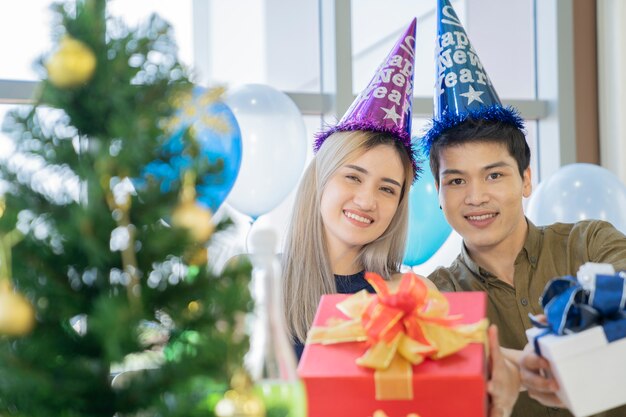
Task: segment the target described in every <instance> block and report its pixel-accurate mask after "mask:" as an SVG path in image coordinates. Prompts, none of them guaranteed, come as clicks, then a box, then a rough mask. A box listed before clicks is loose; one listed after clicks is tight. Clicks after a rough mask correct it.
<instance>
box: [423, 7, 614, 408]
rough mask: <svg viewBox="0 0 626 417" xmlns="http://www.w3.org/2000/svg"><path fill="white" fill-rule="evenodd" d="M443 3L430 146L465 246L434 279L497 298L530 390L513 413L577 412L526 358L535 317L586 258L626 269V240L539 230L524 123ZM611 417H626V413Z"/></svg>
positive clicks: (597, 232) (578, 230) (606, 233)
mask: <svg viewBox="0 0 626 417" xmlns="http://www.w3.org/2000/svg"><path fill="white" fill-rule="evenodd" d="M438 3H439V6H438V15H437V25H438V37H437V57H438V58H437V61H438V62H437V65H436V68H437V74H436V77H437V83H436V90H435V98H436V106H435V109H434V118H433V121H432V126H431V128H430V129H429V131H428V132H427V133H426V135H425V137H424V146H425V148H426V149H427V150H430V167H431V170H432V173H433V177H434V178H435V182H436V187H437V190H438V192H439V201H440V203H441V208H442V210H443V212H444V215H445V216H446V219H447V220H448V222H449V223H450V225H451V226H452V227H453V228H454V229H455V230H456V231H457V232H458V233H459V234H460V235H461V236H462V237H463V248H462V251H461V254H460V255H459V256H458V258H457V259H456V260H455V261H454V262H453V263H452V265H450V266H449V267H447V268H438V269H437V270H435V271H434V272H433V273H432V274H431V275H430V276H429V278H430V279H431V280H432V281H433V282H434V283H435V285H436V286H437V287H438V288H439V289H440V290H442V291H484V292H486V293H487V296H488V311H487V315H488V318H489V320H490V321H491V322H492V323H494V324H496V325H497V327H498V330H499V335H500V344H501V345H502V347H504V348H509V349H511V351H509V354H510V355H511V356H516V357H517V360H518V361H519V364H520V375H521V380H522V382H523V384H524V385H525V386H526V387H527V389H528V391H527V392H522V393H520V396H519V399H518V401H517V403H516V405H515V408H514V410H513V413H512V415H513V416H515V417H530V416H533V417H543V416H546V417H556V416H571V414H570V413H569V412H568V411H567V410H565V409H562V408H559V406H562V404H560V403H559V402H558V400H557V399H556V396H555V395H554V393H555V392H556V390H557V387H556V383H555V381H554V380H551V379H546V378H544V377H542V376H541V375H542V372H541V370H542V369H545V368H546V367H547V366H548V365H547V362H546V361H545V360H543V359H542V358H539V357H538V356H537V355H535V354H534V353H533V352H532V350H531V349H527V350H525V351H524V353H523V354H522V352H521V350H522V349H523V348H524V346H526V345H527V340H526V334H525V331H526V329H528V328H530V327H531V322H530V319H529V317H528V315H529V314H533V315H534V314H540V313H542V307H541V305H540V303H539V297H540V296H541V294H542V292H543V290H544V287H545V285H546V283H547V282H548V281H550V280H551V279H553V278H557V277H562V276H564V275H576V272H577V271H578V268H579V267H580V266H581V265H582V264H584V263H585V262H605V263H610V264H613V266H614V267H615V268H616V269H626V237H625V236H624V235H623V234H621V233H620V232H619V231H617V230H616V229H615V228H613V226H611V225H610V224H609V223H606V222H602V221H583V222H579V223H576V224H554V225H550V226H543V227H536V226H534V225H533V224H532V223H531V222H530V221H528V219H526V217H525V215H524V211H523V206H522V198H523V197H528V196H530V193H531V191H532V190H531V172H530V149H529V147H528V145H527V143H526V138H525V136H524V132H523V131H524V124H523V120H522V119H521V118H520V117H519V115H518V113H517V111H516V110H514V109H512V108H510V107H509V108H507V107H503V106H502V104H501V102H500V99H499V98H498V95H497V93H496V92H495V89H494V87H493V85H492V83H491V81H490V79H489V77H488V76H487V73H486V70H485V68H484V66H483V65H482V64H481V62H480V60H479V59H478V55H477V54H476V51H475V50H474V48H473V47H472V45H471V43H470V41H469V38H468V36H467V34H466V33H465V31H464V29H463V27H462V26H461V23H460V20H459V18H458V17H457V15H456V13H455V12H454V9H453V8H452V6H451V5H450V2H449V0H439V1H438ZM544 374H545V373H544ZM533 398H534V399H533ZM538 401H541V403H543V404H545V405H543V404H540V403H539V402H538ZM603 415H605V416H609V415H610V416H618V415H620V416H624V415H626V409H625V408H620V409H616V410H612V411H611V412H608V413H605V414H603Z"/></svg>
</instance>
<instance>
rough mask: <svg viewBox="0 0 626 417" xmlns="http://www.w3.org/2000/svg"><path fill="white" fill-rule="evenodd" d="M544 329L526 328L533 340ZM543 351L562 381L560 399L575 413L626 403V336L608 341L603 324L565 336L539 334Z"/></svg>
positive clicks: (553, 371) (577, 414)
mask: <svg viewBox="0 0 626 417" xmlns="http://www.w3.org/2000/svg"><path fill="white" fill-rule="evenodd" d="M542 332H543V329H538V328H531V329H528V330H527V331H526V336H527V337H528V340H529V341H530V343H531V344H532V343H534V338H535V337H536V336H537V335H539V334H540V333H542ZM539 349H540V350H541V355H542V356H543V357H544V358H546V359H547V360H548V361H549V362H550V366H551V369H552V373H553V374H554V378H555V379H556V380H557V382H558V383H559V388H560V389H559V392H558V393H557V395H558V397H559V399H560V400H561V401H562V402H563V403H564V404H566V405H567V407H568V408H569V409H570V411H571V412H572V413H573V414H574V415H575V416H576V417H585V416H589V415H591V414H595V413H599V412H601V411H605V410H609V409H611V408H614V407H617V406H619V405H622V404H626V338H623V339H619V340H616V341H614V342H612V343H608V341H607V339H606V336H605V334H604V330H603V329H602V327H600V326H596V327H592V328H591V329H588V330H585V331H583V332H580V333H575V334H571V335H565V336H556V335H553V334H549V335H545V336H542V337H540V338H539Z"/></svg>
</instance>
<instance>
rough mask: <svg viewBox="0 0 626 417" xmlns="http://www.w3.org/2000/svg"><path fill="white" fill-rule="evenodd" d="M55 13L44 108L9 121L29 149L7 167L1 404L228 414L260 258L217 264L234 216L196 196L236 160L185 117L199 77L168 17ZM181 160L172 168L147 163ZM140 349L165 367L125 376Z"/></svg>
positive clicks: (87, 9) (0, 252) (21, 410)
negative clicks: (222, 404) (225, 217)
mask: <svg viewBox="0 0 626 417" xmlns="http://www.w3.org/2000/svg"><path fill="white" fill-rule="evenodd" d="M53 14H54V16H55V19H56V24H55V25H54V27H53V30H52V36H53V38H54V40H55V48H54V50H53V51H51V52H50V53H48V54H46V55H44V56H43V57H42V58H41V59H40V60H39V61H38V63H37V64H36V65H37V66H38V69H39V70H40V72H41V78H42V82H41V84H40V86H39V89H38V91H37V93H36V97H35V98H34V100H35V103H34V105H33V106H29V107H28V108H18V109H15V110H13V111H11V112H10V113H9V114H8V116H7V117H6V119H5V121H4V123H3V129H4V131H5V132H6V134H7V135H8V136H10V137H12V138H13V139H14V142H15V152H14V154H13V156H11V157H10V158H9V159H8V160H5V161H2V162H1V163H0V176H1V179H2V180H3V182H4V184H6V185H7V187H6V188H7V189H6V192H5V193H4V195H3V196H2V204H1V205H0V274H1V275H0V415H3V416H8V415H17V416H28V417H36V416H46V417H47V416H68V417H69V416H71V417H75V416H76V417H78V416H90V417H93V416H106V417H111V416H114V415H118V416H127V415H156V416H187V417H188V416H195V415H198V416H199V415H204V416H206V415H212V411H211V404H210V402H211V398H212V397H211V395H210V394H211V392H212V391H216V392H222V391H220V390H223V389H225V387H226V386H227V384H228V381H229V379H230V378H229V377H230V376H231V375H232V373H233V371H234V370H235V369H236V368H237V366H238V365H239V364H240V363H241V360H242V356H243V354H244V353H245V351H246V349H247V339H246V337H245V336H244V335H242V332H241V331H240V330H239V329H240V327H241V326H240V323H241V317H242V316H244V315H245V313H246V312H247V311H249V309H250V307H251V306H250V304H251V302H250V297H249V293H248V287H247V286H248V281H249V275H250V265H249V264H248V263H246V262H245V261H241V262H233V263H231V264H229V265H228V266H227V267H226V268H225V269H224V270H223V271H220V272H219V273H217V272H216V271H214V268H212V267H211V265H210V260H208V261H207V256H206V253H207V251H206V247H207V244H208V243H209V241H210V239H211V238H212V237H213V236H215V234H218V233H224V230H225V229H226V228H227V227H228V226H229V223H228V221H221V222H219V223H218V224H215V225H213V224H212V223H211V212H210V211H209V210H208V209H207V208H206V207H205V206H203V205H201V204H199V202H198V200H197V199H196V195H195V193H196V189H197V186H198V185H201V184H200V183H201V182H202V181H206V179H207V178H210V177H211V175H218V174H219V171H220V169H221V167H222V166H223V162H224V161H217V162H216V161H212V162H211V161H208V159H207V158H204V157H203V154H202V151H201V149H200V148H199V146H198V142H197V140H196V137H195V135H196V133H197V132H196V131H195V130H194V129H193V128H191V127H189V126H181V125H180V120H179V118H178V117H177V116H176V115H177V111H178V110H179V109H180V108H181V105H182V104H181V103H184V102H185V100H187V99H188V97H189V95H190V94H191V90H192V82H191V80H190V72H189V71H188V69H186V68H185V67H184V66H183V65H182V64H181V63H180V62H179V60H178V58H177V48H176V45H175V42H174V40H173V33H172V30H171V28H170V27H169V25H168V24H167V23H166V22H164V21H163V20H161V19H160V18H158V17H157V16H153V17H152V18H151V19H150V20H149V21H148V22H147V23H146V24H145V25H143V26H139V27H138V28H134V29H129V28H127V27H126V26H125V25H124V24H123V22H121V21H120V20H116V19H113V18H112V17H110V16H108V15H107V12H106V2H105V0H84V1H76V2H67V3H64V4H56V5H54V6H53ZM219 93H220V92H219V91H217V90H210V91H209V94H208V95H207V100H216V99H218V98H219ZM214 122H215V126H216V129H224V128H225V124H224V123H220V121H219V120H214ZM226 128H227V126H226ZM176 129H178V130H179V131H180V132H182V133H180V132H179V133H180V135H177V137H179V138H180V146H178V147H176V149H173V148H171V147H169V148H168V147H167V146H165V145H166V144H167V143H168V141H169V140H170V139H171V138H172V135H174V133H175V130H176ZM181 158H182V159H184V160H185V161H188V163H187V164H186V165H184V166H183V167H182V168H181V165H176V164H173V165H172V166H177V167H178V169H174V170H172V172H173V174H172V175H173V176H171V177H168V178H164V177H159V176H158V175H150V174H148V173H147V170H146V169H145V168H146V167H147V166H149V165H150V164H151V163H154V162H155V161H158V163H159V164H162V165H167V164H170V162H172V161H174V160H180V159H181ZM20 161H29V163H30V164H31V165H32V164H33V163H37V164H39V168H38V169H37V170H33V169H29V168H28V167H29V165H28V164H25V163H20ZM41 177H44V179H47V180H56V182H55V183H56V186H55V187H53V189H51V187H50V186H49V185H46V184H45V183H42V181H41V179H42V178H41ZM42 184H43V185H42ZM204 185H206V184H204ZM204 189H206V187H205V188H204ZM209 190H210V188H209ZM150 354H152V355H153V356H150ZM132 358H143V359H141V360H144V361H145V360H146V358H152V359H150V361H149V363H150V366H143V368H150V369H143V370H138V371H136V372H133V373H132V374H130V373H129V374H128V375H130V376H129V377H128V378H124V379H122V380H121V381H118V382H117V383H115V382H113V383H112V380H113V379H114V377H115V373H116V372H117V371H118V370H123V369H124V364H128V363H129V362H128V361H129V359H132ZM138 360H139V359H138ZM123 375H125V374H123ZM218 398H219V396H218Z"/></svg>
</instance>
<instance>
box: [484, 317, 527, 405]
mask: <svg viewBox="0 0 626 417" xmlns="http://www.w3.org/2000/svg"><path fill="white" fill-rule="evenodd" d="M487 336H488V339H489V374H490V378H489V382H487V392H489V396H490V397H491V401H490V404H489V417H508V416H509V415H510V414H511V411H513V406H514V405H515V402H516V401H517V396H518V395H519V391H520V376H519V369H518V368H517V366H516V365H515V363H513V362H511V361H510V360H508V359H507V358H505V357H504V355H503V354H502V350H501V349H500V343H499V342H498V328H497V327H496V326H495V325H491V326H489V330H488V334H487Z"/></svg>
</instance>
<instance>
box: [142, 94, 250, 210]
mask: <svg viewBox="0 0 626 417" xmlns="http://www.w3.org/2000/svg"><path fill="white" fill-rule="evenodd" d="M206 94H207V91H206V89H204V88H201V87H195V88H194V89H193V93H192V97H191V100H190V101H189V102H187V103H184V104H183V107H182V109H181V110H180V111H179V113H178V114H177V116H176V117H177V118H178V120H179V122H177V126H176V127H175V129H174V134H173V135H172V136H171V137H170V138H169V139H168V140H167V142H166V143H165V144H164V145H163V148H162V149H161V151H162V153H163V154H164V155H167V158H164V159H167V160H166V161H165V160H156V161H153V162H151V163H149V164H148V165H147V166H146V167H145V169H144V176H146V177H153V178H155V179H156V180H157V181H159V182H160V189H161V191H162V192H169V191H170V190H171V188H172V186H173V185H174V184H175V183H176V182H179V181H180V180H181V177H182V174H183V172H184V171H186V170H188V169H189V168H191V167H192V166H194V165H195V166H204V167H209V169H208V170H207V172H206V173H205V174H204V175H202V176H201V177H200V178H198V181H197V182H198V184H197V186H196V200H197V202H198V203H200V204H202V205H204V206H206V207H207V208H209V209H210V210H211V211H212V212H213V213H215V211H216V210H217V209H218V208H219V207H220V205H221V204H222V203H223V202H224V200H225V199H226V197H227V196H228V193H229V192H230V190H231V189H232V187H233V185H234V184H235V180H236V178H237V175H238V173H239V168H240V166H241V149H242V145H241V132H240V130H239V125H238V124H237V120H236V119H235V116H234V114H233V112H232V111H231V109H230V108H229V107H228V106H227V105H226V104H225V103H223V102H221V101H213V100H209V99H208V98H207V95H206ZM189 129H192V130H193V133H194V139H195V140H196V141H197V144H198V148H199V154H198V155H192V154H190V153H189V144H188V143H187V142H186V141H184V140H183V139H184V136H185V134H186V133H187V131H188V130H189Z"/></svg>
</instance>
